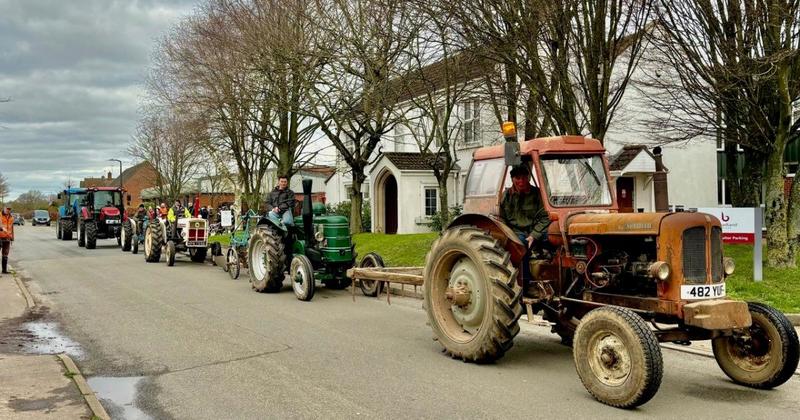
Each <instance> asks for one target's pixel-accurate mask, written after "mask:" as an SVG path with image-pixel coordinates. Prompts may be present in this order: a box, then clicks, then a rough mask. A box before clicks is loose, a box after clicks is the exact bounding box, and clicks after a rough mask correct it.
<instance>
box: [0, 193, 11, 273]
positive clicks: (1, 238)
mask: <svg viewBox="0 0 800 420" xmlns="http://www.w3.org/2000/svg"><path fill="white" fill-rule="evenodd" d="M12 241H14V216H12V215H11V207H6V208H4V209H3V213H2V214H0V249H2V254H3V260H2V261H3V271H2V273H3V274H8V254H9V253H10V252H11V242H12Z"/></svg>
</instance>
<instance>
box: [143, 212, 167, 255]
mask: <svg viewBox="0 0 800 420" xmlns="http://www.w3.org/2000/svg"><path fill="white" fill-rule="evenodd" d="M162 243H164V230H163V229H162V228H161V223H158V222H151V223H150V224H148V225H147V230H146V231H145V233H144V260H145V261H147V262H158V261H159V260H161V244H162Z"/></svg>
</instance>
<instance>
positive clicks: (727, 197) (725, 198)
mask: <svg viewBox="0 0 800 420" xmlns="http://www.w3.org/2000/svg"><path fill="white" fill-rule="evenodd" d="M717 204H719V205H720V206H730V205H731V190H730V187H729V186H728V183H727V182H725V178H717Z"/></svg>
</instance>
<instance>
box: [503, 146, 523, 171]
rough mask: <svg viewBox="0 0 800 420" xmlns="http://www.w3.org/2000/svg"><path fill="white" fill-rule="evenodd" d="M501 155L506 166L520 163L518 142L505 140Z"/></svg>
mask: <svg viewBox="0 0 800 420" xmlns="http://www.w3.org/2000/svg"><path fill="white" fill-rule="evenodd" d="M503 157H504V158H505V163H506V166H517V165H521V164H522V158H521V157H520V155H519V143H518V142H516V141H507V142H505V148H504V153H503Z"/></svg>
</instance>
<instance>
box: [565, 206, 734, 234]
mask: <svg viewBox="0 0 800 420" xmlns="http://www.w3.org/2000/svg"><path fill="white" fill-rule="evenodd" d="M667 220H668V221H669V222H668V224H669V225H670V227H677V228H680V227H684V228H685V227H690V226H698V225H704V224H706V223H710V224H713V225H715V226H719V221H718V220H716V218H714V216H711V215H709V214H705V213H694V212H680V213H582V214H576V215H574V216H572V217H569V218H568V219H567V221H566V224H567V234H568V235H569V236H576V235H658V234H659V232H660V230H661V227H662V223H664V222H665V221H667Z"/></svg>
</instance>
